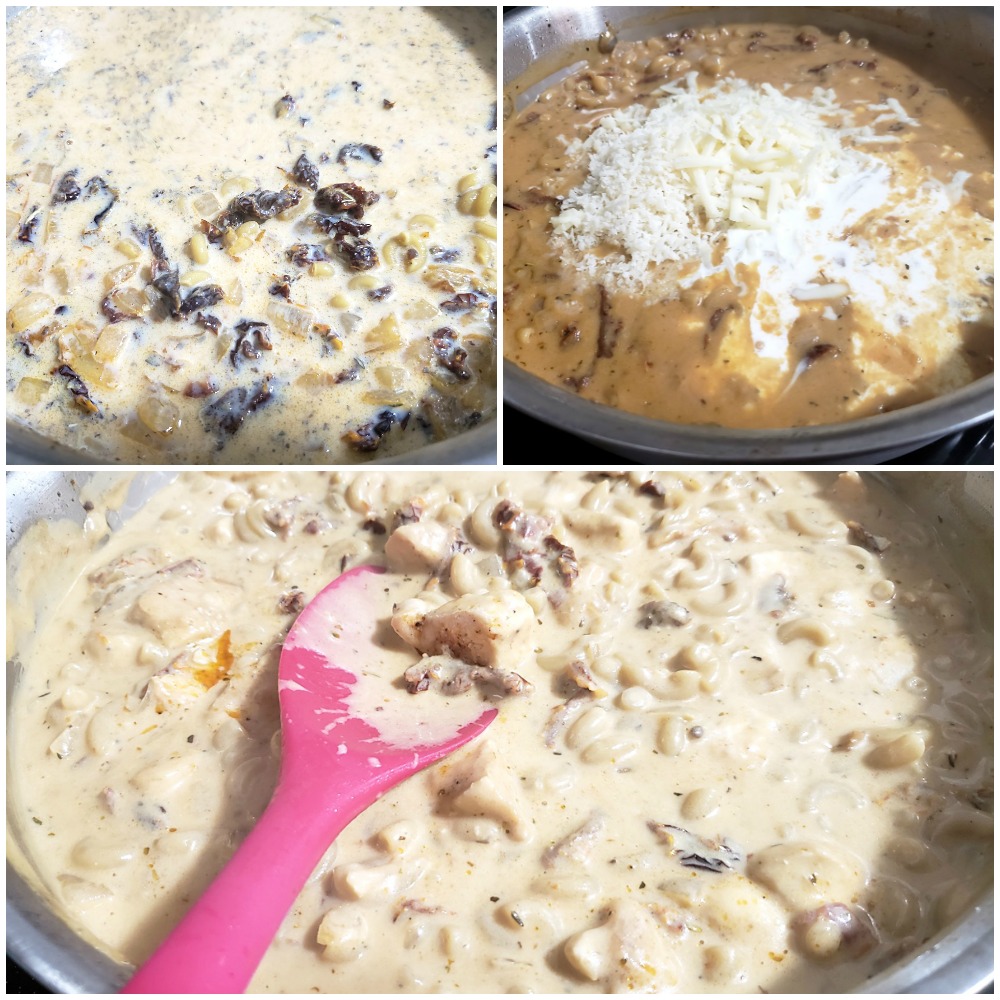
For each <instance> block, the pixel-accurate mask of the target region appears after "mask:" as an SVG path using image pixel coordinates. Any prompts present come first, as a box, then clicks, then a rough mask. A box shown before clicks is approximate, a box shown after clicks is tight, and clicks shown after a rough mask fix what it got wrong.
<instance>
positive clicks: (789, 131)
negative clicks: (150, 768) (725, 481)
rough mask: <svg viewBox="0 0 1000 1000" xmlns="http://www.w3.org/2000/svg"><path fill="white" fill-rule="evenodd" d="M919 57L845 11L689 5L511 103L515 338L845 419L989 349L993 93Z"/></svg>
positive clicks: (704, 417)
mask: <svg viewBox="0 0 1000 1000" xmlns="http://www.w3.org/2000/svg"><path fill="white" fill-rule="evenodd" d="M932 56H933V53H932ZM911 62H913V59H912V57H908V58H906V59H904V58H901V57H897V56H896V55H894V54H893V53H892V52H890V51H886V50H884V49H882V48H879V47H878V46H876V45H874V44H869V43H868V40H867V39H864V38H859V37H852V36H851V34H849V33H848V32H846V31H845V32H841V33H839V35H838V34H837V33H836V32H835V31H834V32H833V33H830V32H827V31H821V30H820V29H818V28H813V27H801V26H800V27H794V26H790V25H782V24H740V25H731V26H720V27H717V28H715V27H713V28H706V29H703V30H694V29H691V28H687V29H684V30H683V31H675V32H673V33H670V34H668V35H665V36H663V37H657V38H651V39H649V40H647V41H644V42H624V41H623V42H620V43H619V44H618V45H617V47H615V48H614V51H613V52H612V53H611V54H609V55H605V56H597V55H595V56H593V57H592V58H590V59H589V60H588V63H587V65H586V66H585V67H584V68H583V69H582V70H580V69H578V70H575V71H574V72H572V73H570V74H569V75H568V76H567V77H566V78H565V79H563V80H562V81H561V82H560V83H559V84H557V85H556V86H554V87H552V88H551V89H549V90H548V91H546V92H544V93H543V94H542V95H541V96H540V97H539V98H538V100H537V101H534V102H531V103H529V104H527V105H525V106H524V107H522V108H520V110H519V111H518V112H517V113H515V114H512V115H511V116H510V117H509V118H508V121H507V123H506V126H505V129H504V167H505V173H504V184H505V188H504V213H505V214H504V221H505V227H506V228H505V233H506V235H505V237H504V263H505V271H504V282H505V289H504V321H505V329H506V331H507V333H506V335H505V353H506V356H507V357H508V358H510V359H511V360H513V361H514V362H516V363H517V364H518V365H520V366H522V367H523V368H525V369H527V370H528V371H530V372H532V373H533V374H535V375H538V376H540V377H541V378H543V379H545V380H546V381H548V382H550V383H552V384H554V385H559V386H562V387H564V388H567V389H569V390H571V391H575V392H578V393H579V394H580V395H581V396H583V397H585V398H587V399H591V400H595V401H597V402H601V403H605V404H608V405H611V406H615V407H618V408H620V409H623V410H627V411H629V412H633V413H638V414H642V415H645V416H650V417H655V418H659V419H663V420H670V421H676V422H679V423H687V424H714V425H721V426H727V427H794V426H805V425H813V424H824V423H835V422H839V421H843V420H850V419H854V418H858V417H864V416H867V415H870V414H874V413H878V412H881V411H885V410H891V409H898V408H900V407H903V406H907V405H910V404H912V403H916V402H920V401H922V400H926V399H929V398H932V397H935V396H939V395H942V394H945V393H948V392H950V391H952V390H954V389H957V388H958V387H960V386H963V385H965V384H967V383H969V382H972V381H974V380H975V379H977V378H979V377H981V376H982V375H984V374H986V373H988V372H990V371H992V367H993V347H992V339H993V312H992V309H993V250H992V247H993V242H992V240H993V222H992V219H993V150H992V132H991V129H990V127H989V112H990V107H991V104H990V100H989V95H987V94H983V93H977V92H975V91H973V90H971V89H970V88H969V87H968V86H967V85H964V84H962V83H961V82H959V81H957V80H955V79H953V78H952V74H950V72H949V70H948V69H946V68H944V67H941V66H938V65H933V64H932V65H929V66H921V72H917V71H916V70H915V69H913V68H911V66H910V63H911Z"/></svg>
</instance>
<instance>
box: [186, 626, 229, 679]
mask: <svg viewBox="0 0 1000 1000" xmlns="http://www.w3.org/2000/svg"><path fill="white" fill-rule="evenodd" d="M232 666H233V653H232V650H231V648H230V631H229V629H226V631H225V632H223V633H222V635H220V636H219V638H218V639H217V640H216V642H215V656H214V657H211V656H208V655H207V651H201V650H199V652H198V653H195V656H194V663H193V669H192V671H191V674H192V676H193V677H194V679H195V680H196V681H197V682H198V683H199V684H200V685H201V686H202V687H203V688H204V689H205V690H206V691H207V690H208V689H209V688H210V687H214V686H215V685H216V684H218V683H219V681H224V680H226V678H227V677H229V671H230V670H231V669H232Z"/></svg>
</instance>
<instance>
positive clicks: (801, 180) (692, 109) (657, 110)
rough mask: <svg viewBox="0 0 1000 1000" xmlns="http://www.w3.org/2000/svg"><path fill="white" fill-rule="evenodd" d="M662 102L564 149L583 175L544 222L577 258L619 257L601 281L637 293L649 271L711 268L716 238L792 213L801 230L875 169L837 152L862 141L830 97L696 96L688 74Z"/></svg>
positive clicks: (624, 113) (746, 89) (636, 109)
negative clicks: (592, 253) (695, 264)
mask: <svg viewBox="0 0 1000 1000" xmlns="http://www.w3.org/2000/svg"><path fill="white" fill-rule="evenodd" d="M662 93H663V100H662V101H661V102H660V104H659V105H658V106H656V107H654V108H652V109H647V108H645V107H642V106H640V105H636V106H633V107H629V108H623V109H621V110H618V111H615V112H613V113H612V114H610V115H608V116H606V117H605V118H603V119H602V120H601V123H600V125H598V127H597V128H596V129H595V130H594V132H593V133H591V135H590V136H588V137H587V138H586V139H584V140H582V141H577V142H575V143H572V144H571V145H570V147H569V149H568V151H567V152H568V154H569V155H570V156H573V157H579V156H583V157H587V158H588V159H589V169H588V176H587V178H586V180H585V181H584V183H583V184H582V185H580V186H579V187H578V188H577V189H576V190H574V191H572V192H571V193H570V194H569V196H568V197H567V198H565V199H564V201H563V204H562V207H561V210H560V212H559V215H558V216H557V217H556V218H555V220H554V221H553V229H554V232H555V233H556V235H557V236H559V237H561V238H563V239H564V240H566V241H567V242H568V243H569V244H570V245H571V246H572V247H574V248H575V249H576V250H579V251H589V250H593V249H594V248H595V246H597V245H598V244H600V243H606V244H610V245H611V246H613V247H616V248H619V249H620V251H621V253H620V259H615V260H611V261H609V260H608V259H607V258H603V259H602V260H601V270H602V271H604V272H605V273H606V272H607V271H608V270H610V271H611V273H612V274H613V275H614V276H615V277H617V278H619V279H620V280H621V281H622V282H623V283H625V284H642V283H643V281H644V279H645V278H646V276H647V275H646V272H647V270H648V268H649V267H650V266H651V265H656V264H661V263H664V262H669V261H685V260H706V259H709V258H710V257H711V250H712V247H713V246H714V244H715V243H716V242H717V240H718V237H719V234H721V233H723V232H727V231H731V230H734V229H736V230H751V231H752V230H772V229H774V228H775V226H776V224H778V223H779V222H780V223H781V225H782V227H783V228H787V226H788V224H789V222H791V221H793V220H792V218H790V213H791V214H793V215H794V216H797V218H796V219H795V221H796V222H798V223H799V225H800V226H801V225H808V224H809V222H810V219H809V217H808V213H805V214H803V213H802V212H801V211H799V210H798V209H800V208H801V207H802V206H805V207H807V208H810V207H811V208H816V209H821V208H822V207H824V203H825V202H826V201H827V200H828V198H829V193H830V191H831V190H832V189H836V188H841V189H843V188H845V187H846V188H849V189H850V190H851V191H852V192H855V191H856V192H857V193H860V189H861V188H862V187H864V186H865V184H866V183H868V182H870V181H871V180H872V179H874V178H876V177H878V175H879V174H880V173H881V172H882V171H883V170H884V168H883V167H882V165H881V164H880V163H879V162H878V161H877V160H875V159H874V158H873V157H871V156H870V155H868V154H865V153H861V152H859V151H857V150H855V149H852V148H849V147H848V146H847V145H845V142H844V139H845V138H847V137H855V136H857V135H858V134H859V132H860V131H861V130H860V129H858V127H857V126H856V125H855V124H854V120H853V117H852V116H851V114H850V112H849V111H847V110H845V109H844V108H841V107H840V106H839V105H838V104H837V102H836V100H835V99H834V96H833V93H832V92H831V91H828V90H822V89H820V88H817V89H816V90H815V91H814V92H813V96H812V99H811V100H803V99H800V98H792V97H787V96H785V95H784V94H782V93H781V92H780V91H778V90H777V89H775V88H774V87H772V86H770V85H769V84H764V85H762V86H760V87H754V86H751V85H750V84H748V83H746V82H745V81H743V80H736V79H729V80H723V81H720V82H719V83H716V84H714V85H713V86H711V87H709V88H706V89H701V90H699V88H698V83H697V74H694V73H691V74H689V75H688V77H687V78H686V79H685V81H684V82H683V83H682V84H680V85H678V84H673V85H669V86H667V87H664V88H662ZM867 201H868V199H866V204H867ZM849 214H850V212H849V206H847V205H845V206H844V216H845V217H846V216H847V215H849ZM595 263H596V261H595Z"/></svg>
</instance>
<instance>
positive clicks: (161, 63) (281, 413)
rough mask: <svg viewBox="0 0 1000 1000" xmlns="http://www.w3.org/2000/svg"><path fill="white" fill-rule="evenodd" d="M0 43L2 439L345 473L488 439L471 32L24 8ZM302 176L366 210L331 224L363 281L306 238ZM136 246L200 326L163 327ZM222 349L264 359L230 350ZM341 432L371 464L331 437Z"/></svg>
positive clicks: (322, 19)
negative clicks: (269, 202)
mask: <svg viewBox="0 0 1000 1000" xmlns="http://www.w3.org/2000/svg"><path fill="white" fill-rule="evenodd" d="M7 35H8V46H7V54H8V74H7V80H8V92H7V108H8V117H7V171H8V176H7V180H8V183H7V237H8V242H7V308H8V314H7V333H8V340H7V344H8V347H7V357H8V371H7V378H8V383H7V384H8V409H7V412H8V416H9V417H11V418H13V419H14V420H16V421H18V422H20V423H24V424H26V425H28V426H30V427H32V428H35V429H36V430H38V431H40V432H41V433H42V434H44V435H45V436H46V437H48V438H51V439H53V440H55V441H59V442H62V443H64V444H68V445H70V446H71V447H75V448H79V449H81V450H82V451H84V452H85V453H87V454H88V455H92V456H93V457H95V458H99V459H104V460H113V461H126V462H135V461H149V460H153V461H156V462H161V463H162V462H233V463H240V462H274V461H277V462H287V461H295V462H331V461H336V462H361V461H366V460H368V459H371V458H372V457H382V456H389V455H393V454H399V453H403V452H407V451H410V450H412V449H414V448H418V447H421V446H422V445H424V444H426V443H429V442H431V441H433V440H436V439H440V438H444V437H450V436H452V435H455V434H459V433H461V432H462V431H464V430H466V429H467V428H469V427H471V426H474V425H475V424H477V423H479V422H480V421H482V420H484V419H486V418H488V417H489V416H490V415H491V414H492V413H493V412H494V409H495V360H494V355H495V326H496V324H495V295H496V273H495V236H496V233H495V229H496V225H495V213H493V211H492V208H491V205H492V202H491V200H490V198H489V192H490V191H491V190H493V184H494V181H495V176H494V174H495V171H494V167H493V160H492V157H491V154H490V147H494V146H495V143H496V131H495V102H496V56H495V53H496V20H495V12H494V11H493V10H492V8H490V9H487V8H433V9H431V8H417V7H402V8H392V7H380V8H367V7H348V8H342V9H341V8H300V7H291V8H289V7H281V8H266V7H242V8H214V7H180V8H173V7H170V8H168V7H118V8H115V7H112V8H72V7H70V8H53V7H39V8H29V9H26V10H24V11H22V12H20V13H18V14H17V15H16V16H14V17H13V18H11V19H9V21H8V28H7ZM286 96H288V97H290V98H291V99H292V101H293V106H292V107H291V108H290V109H286V108H285V107H283V106H282V105H281V101H282V99H283V98H285V97H286ZM286 111H287V113H286ZM491 126H492V128H491ZM352 144H365V145H366V146H367V147H368V149H367V150H366V149H361V150H360V151H357V150H355V152H354V153H352V152H351V147H352ZM371 148H375V149H377V150H378V151H379V155H380V156H381V160H380V161H379V162H375V160H374V159H373V155H374V154H372V153H371V152H370V150H371ZM345 149H346V150H347V153H346V154H345V153H344V150H345ZM301 155H305V156H306V157H307V158H308V160H309V161H310V162H311V163H312V164H313V166H315V167H316V168H317V169H318V181H317V183H318V186H319V187H320V189H322V188H326V187H328V186H330V185H333V184H340V183H354V184H359V185H360V186H361V187H362V188H363V189H364V190H365V191H368V192H374V193H376V194H378V196H379V200H378V201H377V202H376V203H375V204H372V205H370V206H368V207H367V209H365V210H364V214H363V219H355V220H354V221H356V222H357V221H360V222H363V223H364V224H370V225H371V230H370V231H369V232H368V233H367V234H366V235H365V236H364V237H363V238H364V239H367V240H368V241H369V242H370V243H371V244H372V246H373V252H374V253H375V255H376V261H377V263H376V265H375V266H374V267H372V268H371V269H367V270H361V271H357V270H353V269H352V268H351V266H349V264H348V262H347V261H346V260H345V259H344V258H343V256H342V255H341V254H340V253H339V252H338V251H337V249H336V247H335V246H334V244H333V243H332V242H331V240H330V237H329V236H328V235H326V234H324V233H323V232H321V231H320V230H319V229H317V228H316V226H315V225H314V224H313V223H312V222H311V221H310V217H311V216H312V215H313V213H314V211H315V208H314V193H313V191H311V190H309V189H308V188H307V187H306V186H304V184H302V183H297V182H295V181H293V178H292V176H291V175H292V172H293V168H294V167H295V165H296V162H297V161H298V158H299V157H300V156H301ZM69 174H72V176H73V178H74V179H75V182H76V184H77V186H78V188H79V194H76V195H74V196H73V197H72V199H71V200H68V201H62V202H59V201H54V200H53V199H54V198H55V197H57V192H58V191H59V189H60V184H61V182H62V181H63V179H64V178H65V177H66V176H67V175H69ZM92 178H99V179H101V181H102V182H103V184H104V187H101V185H100V184H95V185H93V186H92V187H91V186H90V185H89V184H88V182H89V181H90V180H91V179H92ZM286 186H291V188H292V189H293V190H295V191H298V192H299V193H300V194H301V195H302V198H301V201H300V202H299V203H298V205H296V206H294V207H292V208H291V209H289V210H288V211H285V212H282V213H281V214H280V215H279V216H278V217H276V218H271V219H269V220H266V221H264V222H263V223H260V224H259V228H257V229H254V227H255V226H258V223H257V222H255V221H254V220H252V219H251V220H249V221H248V222H247V223H246V226H248V227H249V230H248V231H247V232H245V233H244V230H243V227H242V226H241V227H239V233H237V227H235V226H233V227H231V233H232V235H229V236H226V240H229V239H238V240H241V241H244V242H245V243H246V246H242V244H240V245H233V246H229V247H228V248H227V246H224V245H223V244H221V243H219V244H216V243H208V244H207V246H202V248H201V250H200V251H199V250H197V249H196V247H195V243H194V242H192V241H193V240H194V241H197V240H199V239H201V238H202V237H203V235H204V234H203V233H202V231H201V223H202V220H208V221H210V222H215V221H217V220H218V218H219V214H220V213H221V212H222V210H223V209H225V208H226V207H227V206H228V205H229V204H230V202H231V199H233V198H235V197H236V196H237V195H240V194H244V193H248V192H252V191H256V190H265V191H276V192H280V191H282V190H283V189H284V188H285V187H286ZM109 192H114V194H115V196H116V198H115V201H114V204H113V205H112V206H111V208H110V210H109V211H108V212H107V214H106V215H105V216H103V218H102V220H101V221H100V224H99V225H97V224H95V216H96V215H97V214H98V213H99V212H100V211H101V210H103V209H104V208H105V207H106V205H107V204H108V202H109V199H110V194H109ZM480 195H481V198H480ZM486 202H489V203H488V204H487V203H486ZM150 227H152V228H153V229H155V231H156V233H157V234H158V236H159V238H160V240H161V242H162V245H163V248H164V250H165V253H166V257H167V259H168V262H169V265H170V268H177V269H178V271H179V279H180V281H181V283H182V284H181V288H180V294H181V296H182V298H183V297H187V296H189V295H190V294H192V293H193V292H194V291H195V289H203V288H207V287H212V286H217V287H218V288H219V289H221V290H222V291H223V292H224V293H225V298H223V299H222V300H221V301H219V302H215V303H212V304H210V305H208V306H206V307H205V308H202V309H192V310H191V312H190V314H186V315H184V316H182V317H181V318H179V319H172V318H171V317H170V315H169V312H168V310H167V307H166V306H165V304H164V302H163V301H162V298H163V297H162V296H161V294H160V292H159V291H157V290H156V289H155V288H154V287H153V285H152V284H151V282H152V280H153V277H154V275H153V274H152V273H151V271H150V267H151V265H152V264H153V254H152V248H151V247H150V245H149V242H148V235H147V233H148V230H149V228H150ZM302 244H304V245H309V246H315V247H318V248H321V251H322V257H323V259H321V260H319V261H318V262H316V263H314V264H312V265H309V264H308V262H306V265H305V266H300V265H299V264H298V263H295V262H294V261H293V260H290V259H289V250H290V248H291V247H293V246H295V245H302ZM199 255H201V256H202V257H203V258H204V259H203V260H200V259H199ZM408 255H409V256H408ZM284 276H287V278H288V280H287V281H285V285H286V286H287V287H286V290H285V292H284V293H283V294H282V293H279V292H273V291H271V289H272V288H273V287H275V286H280V285H281V284H282V280H283V278H284ZM112 289H115V291H112ZM109 295H110V296H111V303H112V305H113V306H115V307H116V310H113V311H109V309H108V308H102V303H105V302H106V301H108V296H109ZM373 295H374V297H373ZM462 295H465V296H471V297H472V302H471V304H469V303H468V302H462V301H460V300H459V301H458V302H457V305H455V306H454V307H453V308H449V307H447V306H444V307H443V305H442V304H443V303H449V302H452V303H454V302H456V300H457V297H458V296H462ZM121 296H125V299H124V301H125V303H126V306H127V308H124V309H123V308H121V306H122V301H123V300H122V298H121ZM122 312H124V313H127V314H128V315H126V317H125V318H124V319H120V318H118V317H119V315H120V314H121V313H122ZM198 313H202V314H203V315H204V314H208V315H210V316H212V317H214V318H215V319H216V320H218V321H219V324H220V326H219V329H218V330H213V329H208V328H206V327H205V326H204V325H202V324H200V323H199V322H197V321H196V316H197V314H198ZM248 321H254V322H263V323H266V324H267V328H266V342H265V341H262V340H261V339H260V338H259V337H257V335H256V333H255V332H254V331H253V330H251V332H250V334H249V336H248V337H246V338H245V340H246V343H244V344H243V345H242V346H241V344H240V340H239V332H238V329H237V328H238V325H239V324H240V323H243V322H248ZM442 330H447V331H450V333H447V334H443V335H442V334H440V333H439V331H442ZM435 336H437V337H438V340H439V341H441V342H440V343H439V344H438V346H436V347H435V345H434V343H433V341H432V338H434V337H435ZM60 369H62V370H61V371H60ZM67 370H68V371H67ZM74 376H76V377H77V378H78V381H74ZM81 383H82V386H83V387H84V389H85V390H86V392H87V394H88V395H87V396H86V397H85V396H83V395H81V392H80V384H81ZM241 389H242V390H244V391H245V393H246V394H247V395H246V398H244V399H242V400H240V399H238V398H237V397H236V396H235V395H230V396H228V397H227V393H235V392H238V391H239V390H241ZM88 400H89V402H88ZM220 400H227V401H228V403H227V405H226V404H224V405H222V406H221V410H225V411H228V412H229V414H232V415H230V417H229V420H228V422H227V421H226V419H225V418H226V416H227V413H225V412H220V407H219V406H215V409H213V406H214V405H215V404H218V403H219V401H220ZM251 400H257V402H256V404H255V405H248V404H249V403H250V401H251ZM386 414H391V419H390V418H389V417H387V416H386ZM387 421H388V422H387ZM365 427H369V428H373V429H370V430H369V431H368V434H367V438H368V443H373V444H374V445H375V446H376V447H375V448H373V449H372V450H362V449H360V448H359V447H357V446H356V441H355V443H352V440H351V439H345V437H344V436H345V435H348V436H350V435H351V434H352V433H355V434H357V433H358V432H359V429H360V428H365ZM386 427H388V430H385V428H386ZM361 437H362V438H365V437H366V435H365V434H362V435H361Z"/></svg>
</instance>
